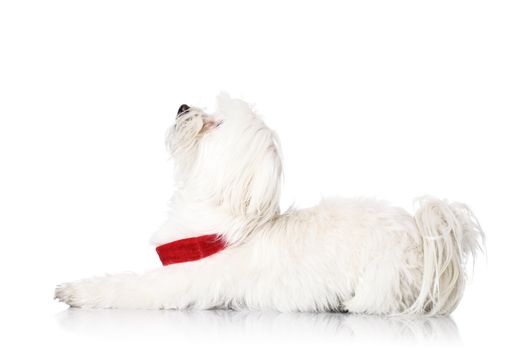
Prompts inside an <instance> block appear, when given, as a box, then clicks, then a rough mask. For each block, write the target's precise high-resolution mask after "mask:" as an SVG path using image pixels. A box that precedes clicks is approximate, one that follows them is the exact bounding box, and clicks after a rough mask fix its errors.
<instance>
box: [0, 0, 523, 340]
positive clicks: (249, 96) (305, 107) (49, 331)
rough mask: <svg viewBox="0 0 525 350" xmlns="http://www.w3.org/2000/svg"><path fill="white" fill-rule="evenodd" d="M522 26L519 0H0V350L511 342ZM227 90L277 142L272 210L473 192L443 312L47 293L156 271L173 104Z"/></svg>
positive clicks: (518, 229) (406, 203) (206, 100)
mask: <svg viewBox="0 0 525 350" xmlns="http://www.w3.org/2000/svg"><path fill="white" fill-rule="evenodd" d="M524 18H525V12H524V9H523V5H522V2H519V1H516V2H511V1H493V2H490V1H439V2H438V1H436V2H423V1H385V2H378V1H359V2H350V1H346V2H345V1H340V2H336V1H322V2H321V1H319V2H310V1H298V2H293V1H287V2H285V1H281V2H277V3H271V2H270V1H261V2H257V3H256V2H248V1H238V2H232V1H228V2H220V1H191V2H186V3H182V2H180V3H179V2H175V1H172V2H159V1H144V2H138V1H122V2H117V1H84V2H75V1H62V2H59V1H46V2H44V1H37V2H33V3H30V2H26V1H2V2H1V3H0V50H1V51H0V63H1V64H0V152H1V158H0V166H1V169H0V180H1V181H0V235H1V238H0V239H1V242H0V259H1V261H0V268H1V281H2V282H1V287H0V293H1V299H0V302H1V311H0V317H1V319H2V321H3V325H2V334H3V335H2V336H1V337H0V342H2V343H4V344H2V346H1V347H2V348H3V349H11V348H25V347H27V346H46V347H47V346H52V347H53V348H55V349H63V348H73V347H74V348H90V349H93V348H99V349H103V348H107V347H110V346H111V347H115V346H118V347H127V348H145V347H147V348H158V347H159V346H163V347H164V348H168V347H169V348H182V347H184V348H187V347H189V346H191V344H192V343H195V344H198V345H199V346H200V345H202V344H206V343H211V345H213V346H214V347H219V348H223V347H230V348H231V346H232V344H234V345H236V346H241V345H242V344H246V343H254V344H267V343H287V344H296V343H309V344H312V343H313V344H324V343H337V344H339V345H340V346H341V347H350V346H354V345H355V344H372V345H377V344H382V345H384V346H392V345H393V344H400V343H404V342H413V341H415V342H416V343H417V344H419V345H422V346H433V345H440V344H441V345H443V344H449V345H450V344H452V345H457V344H463V345H465V346H468V347H472V348H479V347H480V346H501V347H503V346H507V345H514V346H516V347H517V346H518V343H520V342H521V343H523V341H522V337H521V333H522V328H523V325H522V322H523V321H522V319H521V315H522V314H523V311H524V308H523V294H524V292H525V290H524V284H523V267H524V255H525V254H524V250H523V244H524V242H525V238H524V236H525V232H524V231H525V230H524V228H523V215H524V214H523V213H524V204H523V198H524V197H525V190H524V187H525V186H524V185H523V179H524V177H525V171H524V166H523V163H524V156H523V150H524V149H525V141H524V131H525V129H524V127H523V123H522V121H523V119H524V117H525V107H524V97H525V69H524V67H525V49H524V46H525V35H524V34H525V25H524V23H525V21H524ZM220 91H227V92H229V93H230V94H231V95H232V96H234V97H242V98H244V99H246V100H248V101H249V102H252V103H254V104H255V106H256V109H257V110H258V111H259V112H260V113H261V114H262V115H263V116H264V118H265V120H266V121H267V124H268V125H270V126H271V127H272V128H274V129H275V130H277V131H278V133H279V134H280V136H281V139H282V145H283V150H284V157H285V160H284V161H285V172H286V175H285V176H286V177H285V180H286V182H285V189H284V194H283V208H286V207H288V206H289V205H290V204H292V203H295V205H297V206H304V205H313V204H315V203H316V202H317V201H318V200H319V198H320V197H321V196H329V195H341V196H375V197H378V198H384V199H388V200H389V201H391V202H392V203H395V204H397V205H400V206H403V207H405V208H407V209H409V210H410V209H411V203H412V200H413V198H415V197H417V196H420V195H423V194H432V195H435V196H438V197H445V198H450V199H453V200H460V201H463V202H466V203H468V204H469V205H470V206H471V207H472V209H473V210H474V212H475V213H476V214H477V216H478V217H479V220H480V221H481V223H482V226H483V227H484V229H485V231H486V234H487V247H488V259H486V260H485V259H484V258H482V259H479V261H478V264H477V268H476V273H475V275H474V278H473V280H472V281H471V282H470V283H469V286H468V288H467V290H466V293H465V297H464V299H463V302H462V303H461V304H460V306H459V307H458V309H457V310H456V311H455V312H454V314H453V315H452V317H451V318H450V319H444V320H442V319H441V320H439V319H438V320H410V321H406V320H384V319H377V318H364V317H349V316H341V315H334V314H325V315H308V314H302V315H301V314H283V315H278V314H271V313H262V314H260V313H232V312H225V313H213V312H197V313H195V312H193V313H192V312H124V311H93V312H88V311H82V310H80V311H79V310H76V311H75V310H67V307H66V306H65V305H62V304H59V303H58V302H56V301H53V300H52V296H53V289H54V287H55V285H56V284H57V283H60V282H64V281H68V280H72V279H77V278H81V277H88V276H92V275H96V274H102V273H106V272H119V271H126V270H135V271H140V270H144V269H149V268H152V267H155V266H158V265H159V262H158V261H157V257H156V255H155V252H154V249H153V247H151V246H149V245H148V239H149V236H150V234H151V233H152V232H153V231H154V230H155V229H156V228H157V227H158V226H159V225H160V224H161V223H162V220H163V219H164V217H165V210H166V203H167V200H168V199H169V196H170V194H171V190H172V183H171V170H172V164H171V162H170V160H169V159H168V156H167V153H166V152H165V149H164V133H165V130H166V129H167V128H168V127H169V126H170V124H171V123H173V121H174V118H175V114H176V111H177V108H178V106H179V105H180V104H181V103H187V104H190V105H198V106H202V107H208V109H209V110H212V109H213V104H214V96H215V95H216V94H217V93H218V92H220ZM349 344H351V345H349ZM207 346H210V345H207ZM252 346H253V345H252Z"/></svg>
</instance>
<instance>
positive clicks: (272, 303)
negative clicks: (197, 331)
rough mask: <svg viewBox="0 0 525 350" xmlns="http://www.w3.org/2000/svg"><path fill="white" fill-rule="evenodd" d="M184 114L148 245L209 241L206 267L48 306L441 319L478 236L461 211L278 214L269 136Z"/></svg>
mask: <svg viewBox="0 0 525 350" xmlns="http://www.w3.org/2000/svg"><path fill="white" fill-rule="evenodd" d="M217 105H218V108H217V111H216V112H215V113H214V114H206V113H205V112H204V111H203V110H201V109H199V108H194V107H192V108H191V109H190V110H189V111H188V112H187V113H185V114H183V115H181V116H179V117H178V118H177V121H176V124H175V126H174V127H172V128H170V130H169V132H168V136H167V144H168V147H169V149H170V151H171V153H172V155H173V157H174V159H175V163H176V168H175V179H176V184H177V186H176V191H175V194H174V195H173V199H172V203H171V204H172V211H171V214H170V217H169V219H168V221H167V222H166V223H165V225H164V226H163V227H162V228H161V229H160V230H159V231H158V232H157V233H156V234H155V235H154V237H153V239H152V240H153V242H154V243H155V244H156V245H159V244H162V243H166V242H169V241H173V240H176V239H180V238H184V237H190V236H195V235H202V234H206V233H217V232H218V233H220V234H221V235H222V237H223V239H224V240H226V241H227V243H228V248H227V249H225V250H224V251H222V252H220V253H218V254H215V255H212V256H210V257H208V258H205V259H202V260H199V261H195V262H187V263H182V264H175V265H170V266H166V267H162V268H160V269H158V270H154V271H150V272H147V273H144V274H117V275H110V276H105V277H98V278H91V279H85V280H80V281H77V282H71V283H65V284H62V285H60V286H58V287H57V289H56V298H58V299H59V300H60V301H63V302H65V303H67V304H69V305H71V306H77V307H86V308H139V309H186V308H193V309H210V308H233V309H241V308H248V309H257V310H278V311H344V312H346V311H348V312H352V313H367V314H427V315H434V314H440V315H443V314H448V313H450V312H451V311H452V310H454V308H455V307H456V306H457V304H458V302H459V301H460V299H461V296H462V293H463V287H464V284H465V264H466V261H467V259H468V258H469V256H472V255H474V254H475V252H476V251H477V250H478V249H481V245H482V244H481V243H482V241H483V237H484V236H483V233H482V231H481V228H480V226H479V224H478V222H477V220H476V219H475V218H474V216H473V214H472V212H471V211H470V210H469V209H468V208H467V207H466V206H465V205H463V204H459V203H448V202H446V201H441V200H437V199H433V198H423V199H420V200H418V201H417V204H418V208H417V210H416V213H415V215H414V216H412V215H410V214H409V213H407V212H406V211H405V210H403V209H401V208H397V207H392V206H389V205H387V204H386V203H384V202H380V201H376V200H371V199H340V198H335V199H329V200H324V201H322V202H321V203H320V204H319V205H318V206H317V207H314V208H308V209H302V210H289V211H287V212H284V213H281V212H280V209H279V192H280V187H281V176H282V169H281V156H280V149H279V142H278V139H277V136H276V134H275V133H274V132H273V131H272V130H270V129H269V128H268V127H266V125H265V124H264V123H263V121H262V120H261V119H260V118H259V117H258V116H257V115H256V114H255V113H254V112H253V110H252V109H251V108H250V106H249V105H248V104H246V103H245V102H242V101H240V100H236V99H231V98H229V97H228V96H227V95H224V94H223V95H220V96H219V97H218V103H217Z"/></svg>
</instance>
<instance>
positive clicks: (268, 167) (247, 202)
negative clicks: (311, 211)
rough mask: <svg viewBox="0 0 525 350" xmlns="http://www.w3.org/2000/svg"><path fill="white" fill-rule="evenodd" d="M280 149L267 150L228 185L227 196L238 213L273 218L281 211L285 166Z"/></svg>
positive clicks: (231, 206) (232, 207)
mask: <svg viewBox="0 0 525 350" xmlns="http://www.w3.org/2000/svg"><path fill="white" fill-rule="evenodd" d="M281 167H282V166H281V159H280V154H279V150H278V148H275V149H273V150H268V151H267V152H265V153H264V155H263V156H262V157H261V158H260V159H257V160H254V161H253V162H252V163H251V165H250V167H249V168H247V169H246V168H245V169H244V170H243V171H241V172H239V173H238V174H237V175H238V176H237V177H236V178H235V179H234V181H233V184H232V185H231V186H228V187H229V188H228V189H229V193H227V194H226V198H227V200H228V201H229V206H230V209H231V210H232V211H233V212H234V213H235V214H236V215H241V216H249V217H252V218H253V217H260V218H264V217H270V216H273V215H275V214H277V213H278V212H279V201H280V192H281V179H282V168H281Z"/></svg>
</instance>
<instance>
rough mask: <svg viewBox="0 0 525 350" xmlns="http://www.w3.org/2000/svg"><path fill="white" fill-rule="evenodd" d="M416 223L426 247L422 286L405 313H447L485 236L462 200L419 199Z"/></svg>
mask: <svg viewBox="0 0 525 350" xmlns="http://www.w3.org/2000/svg"><path fill="white" fill-rule="evenodd" d="M417 204H418V207H419V208H418V209H417V211H416V214H415V220H416V225H417V228H418V230H419V233H420V235H421V239H422V246H423V274H422V281H421V289H420V292H419V295H418V297H417V298H416V300H415V301H414V303H413V305H412V306H411V307H409V309H408V310H406V311H405V313H418V314H428V315H446V314H449V313H450V312H452V311H453V310H454V309H455V308H456V306H457V304H458V303H459V301H460V300H461V296H462V295H463V289H464V286H465V279H466V264H467V262H468V260H469V258H470V257H472V259H473V260H474V259H475V256H476V253H477V252H478V251H481V252H483V251H484V247H485V235H484V233H483V231H482V230H481V227H480V225H479V222H478V220H477V219H476V217H475V216H474V214H473V213H472V211H471V210H470V209H469V208H468V207H467V206H466V205H464V204H461V203H448V202H447V201H441V200H437V199H435V198H430V197H423V198H420V199H418V200H417Z"/></svg>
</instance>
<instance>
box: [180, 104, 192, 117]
mask: <svg viewBox="0 0 525 350" xmlns="http://www.w3.org/2000/svg"><path fill="white" fill-rule="evenodd" d="M188 109H190V106H188V105H181V106H180V107H179V111H178V112H177V115H179V114H181V113H184V112H186V111H187V110H188Z"/></svg>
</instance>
